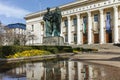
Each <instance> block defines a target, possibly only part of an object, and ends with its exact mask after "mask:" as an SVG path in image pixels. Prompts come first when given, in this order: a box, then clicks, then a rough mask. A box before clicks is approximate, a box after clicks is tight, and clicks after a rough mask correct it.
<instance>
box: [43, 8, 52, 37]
mask: <svg viewBox="0 0 120 80" xmlns="http://www.w3.org/2000/svg"><path fill="white" fill-rule="evenodd" d="M43 20H44V21H45V26H46V37H50V36H52V31H53V30H52V29H53V28H52V27H53V26H52V12H51V11H50V8H49V7H48V8H47V13H46V14H45V15H44V17H43Z"/></svg>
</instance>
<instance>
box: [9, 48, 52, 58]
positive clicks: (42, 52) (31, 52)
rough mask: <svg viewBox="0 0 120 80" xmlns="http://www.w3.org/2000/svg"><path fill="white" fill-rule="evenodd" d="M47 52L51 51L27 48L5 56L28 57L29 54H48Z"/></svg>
mask: <svg viewBox="0 0 120 80" xmlns="http://www.w3.org/2000/svg"><path fill="white" fill-rule="evenodd" d="M49 54H51V53H50V52H48V51H44V50H27V51H23V52H18V53H15V54H14V55H9V56H7V58H20V57H30V56H38V55H49Z"/></svg>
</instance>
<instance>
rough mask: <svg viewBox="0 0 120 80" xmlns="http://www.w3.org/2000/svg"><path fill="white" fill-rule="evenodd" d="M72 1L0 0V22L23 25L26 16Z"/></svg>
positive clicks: (71, 0)
mask: <svg viewBox="0 0 120 80" xmlns="http://www.w3.org/2000/svg"><path fill="white" fill-rule="evenodd" d="M73 1H75V0H0V21H1V23H2V24H4V25H7V24H12V23H25V19H24V17H25V15H27V14H30V13H34V12H38V11H40V10H44V9H46V8H47V7H50V8H52V7H56V6H60V5H64V4H67V3H70V2H73Z"/></svg>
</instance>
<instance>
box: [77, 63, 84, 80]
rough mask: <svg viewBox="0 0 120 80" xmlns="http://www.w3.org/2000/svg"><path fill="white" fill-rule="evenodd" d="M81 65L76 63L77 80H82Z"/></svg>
mask: <svg viewBox="0 0 120 80" xmlns="http://www.w3.org/2000/svg"><path fill="white" fill-rule="evenodd" d="M82 70H83V63H81V62H77V71H78V80H84V74H83V73H82Z"/></svg>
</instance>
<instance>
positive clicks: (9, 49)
mask: <svg viewBox="0 0 120 80" xmlns="http://www.w3.org/2000/svg"><path fill="white" fill-rule="evenodd" d="M32 49H37V50H46V51H49V52H51V53H52V54H56V53H65V52H73V49H72V47H70V46H0V58H5V57H6V56H9V55H13V54H15V53H17V52H22V51H26V50H32Z"/></svg>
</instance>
